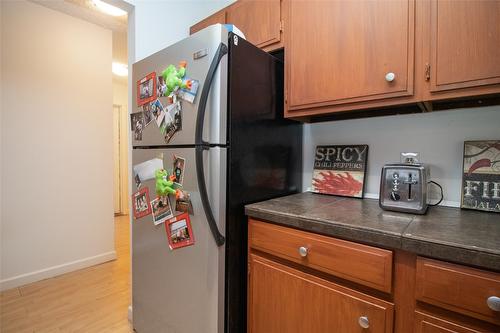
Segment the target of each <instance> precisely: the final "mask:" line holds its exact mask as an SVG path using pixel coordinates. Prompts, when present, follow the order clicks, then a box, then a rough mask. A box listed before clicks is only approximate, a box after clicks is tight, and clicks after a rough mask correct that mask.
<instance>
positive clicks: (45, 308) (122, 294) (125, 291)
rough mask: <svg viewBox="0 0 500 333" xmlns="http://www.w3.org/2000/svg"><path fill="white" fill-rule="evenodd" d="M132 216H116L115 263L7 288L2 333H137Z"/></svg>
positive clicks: (0, 314) (0, 308)
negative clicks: (132, 313)
mask: <svg viewBox="0 0 500 333" xmlns="http://www.w3.org/2000/svg"><path fill="white" fill-rule="evenodd" d="M129 244H130V231H129V217H128V216H118V217H116V218H115V247H116V253H117V257H118V258H117V260H115V261H111V262H107V263H104V264H101V265H97V266H93V267H89V268H86V269H82V270H78V271H75V272H71V273H67V274H64V275H61V276H58V277H55V278H51V279H46V280H42V281H39V282H35V283H32V284H28V285H25V286H22V287H18V288H14V289H10V290H6V291H4V292H2V293H1V298H0V332H1V333H9V332H16V333H24V332H30V333H33V332H37V333H38V332H99V333H103V332H113V333H121V332H133V330H132V328H131V326H130V324H129V322H128V319H127V309H128V306H129V305H130V246H129Z"/></svg>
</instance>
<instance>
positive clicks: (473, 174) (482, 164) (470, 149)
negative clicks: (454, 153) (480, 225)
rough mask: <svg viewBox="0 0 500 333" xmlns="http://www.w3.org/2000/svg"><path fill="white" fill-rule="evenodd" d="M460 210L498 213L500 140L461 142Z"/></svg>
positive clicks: (499, 207)
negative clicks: (462, 145) (462, 154)
mask: <svg viewBox="0 0 500 333" xmlns="http://www.w3.org/2000/svg"><path fill="white" fill-rule="evenodd" d="M461 207H462V208H467V209H476V210H483V211H488V212H496V213H500V140H487V141H486V140H485V141H465V142H464V159H463V174H462V204H461Z"/></svg>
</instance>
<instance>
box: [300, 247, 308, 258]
mask: <svg viewBox="0 0 500 333" xmlns="http://www.w3.org/2000/svg"><path fill="white" fill-rule="evenodd" d="M308 251H309V250H308V249H307V247H305V246H301V247H299V254H300V256H301V257H304V258H305V257H307V253H308Z"/></svg>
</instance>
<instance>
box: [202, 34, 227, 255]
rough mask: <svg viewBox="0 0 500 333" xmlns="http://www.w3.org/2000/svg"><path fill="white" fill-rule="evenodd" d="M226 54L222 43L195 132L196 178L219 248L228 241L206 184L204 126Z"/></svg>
mask: <svg viewBox="0 0 500 333" xmlns="http://www.w3.org/2000/svg"><path fill="white" fill-rule="evenodd" d="M225 54H227V46H226V45H225V44H223V43H220V44H219V47H218V48H217V52H216V53H215V56H214V59H213V60H212V63H211V64H210V68H209V69H208V73H207V77H206V78H205V83H204V86H203V90H202V91H201V96H200V103H199V105H198V113H197V116H196V132H195V143H196V176H197V178H198V188H199V190H200V197H201V203H202V205H203V210H204V211H205V216H206V217H207V221H208V225H209V227H210V231H211V232H212V235H213V236H214V239H215V243H216V244H217V246H222V245H224V243H225V241H226V239H225V238H224V236H223V235H222V234H221V232H220V231H219V227H218V226H217V223H216V222H215V218H214V214H213V212H212V207H210V201H209V200H208V194H207V186H206V183H205V167H204V165H203V151H204V150H207V149H209V143H208V142H205V141H203V125H204V122H205V110H206V107H207V101H208V94H209V92H210V86H211V85H212V81H213V79H214V76H215V74H216V71H217V67H218V66H219V63H220V61H221V59H222V57H223V56H224V55H225Z"/></svg>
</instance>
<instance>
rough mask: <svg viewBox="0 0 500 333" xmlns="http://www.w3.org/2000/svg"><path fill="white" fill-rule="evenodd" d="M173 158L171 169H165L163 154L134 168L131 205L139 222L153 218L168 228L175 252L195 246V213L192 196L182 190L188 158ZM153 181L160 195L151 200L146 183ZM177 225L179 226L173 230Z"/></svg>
mask: <svg viewBox="0 0 500 333" xmlns="http://www.w3.org/2000/svg"><path fill="white" fill-rule="evenodd" d="M171 158H172V159H171V164H170V167H171V168H170V169H165V167H164V163H163V161H164V160H163V154H161V156H158V157H156V158H154V159H151V160H147V161H145V162H142V163H139V164H136V165H134V166H133V172H134V181H135V185H136V188H137V191H136V192H135V193H134V194H133V195H132V203H133V208H134V218H135V219H136V220H138V219H140V218H143V217H145V216H148V215H151V217H152V221H153V225H154V226H159V225H161V224H164V225H165V231H166V233H167V236H168V242H169V247H170V249H172V250H173V249H177V248H180V247H185V246H189V245H193V244H194V235H193V231H192V229H191V221H190V217H189V215H193V214H194V212H193V205H192V203H191V195H190V193H189V192H188V191H186V190H185V189H184V188H183V183H184V173H185V170H186V159H185V158H184V157H181V156H177V155H172V156H171ZM153 180H154V181H155V184H154V186H155V191H154V192H155V193H156V195H157V196H156V198H154V199H153V200H150V198H149V187H148V186H143V182H147V181H153ZM146 185H148V184H147V183H146ZM174 222H178V223H177V224H175V226H174V227H172V223H174ZM181 224H184V225H185V226H186V230H183V229H182V228H181V227H180V225H181ZM172 228H173V229H172Z"/></svg>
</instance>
